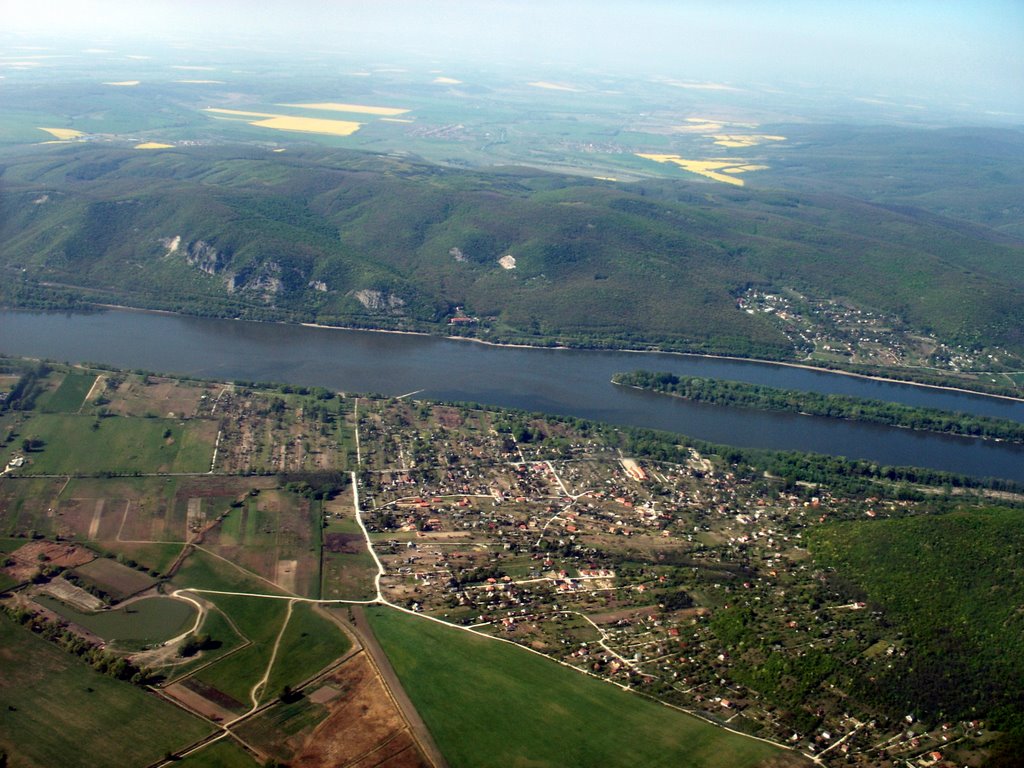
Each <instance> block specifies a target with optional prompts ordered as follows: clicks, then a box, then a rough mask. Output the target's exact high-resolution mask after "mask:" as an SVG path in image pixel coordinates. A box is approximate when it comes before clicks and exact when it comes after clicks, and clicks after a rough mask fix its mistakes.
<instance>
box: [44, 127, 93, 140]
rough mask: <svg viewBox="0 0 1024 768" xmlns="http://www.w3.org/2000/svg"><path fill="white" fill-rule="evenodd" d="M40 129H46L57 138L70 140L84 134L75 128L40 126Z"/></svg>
mask: <svg viewBox="0 0 1024 768" xmlns="http://www.w3.org/2000/svg"><path fill="white" fill-rule="evenodd" d="M39 130H40V131H46V132H47V133H48V134H50V135H51V136H53V137H54V138H55V139H60V140H61V141H70V140H71V139H77V138H78V137H79V136H83V135H84V134H83V133H82V132H81V131H76V130H75V129H74V128H40V129H39Z"/></svg>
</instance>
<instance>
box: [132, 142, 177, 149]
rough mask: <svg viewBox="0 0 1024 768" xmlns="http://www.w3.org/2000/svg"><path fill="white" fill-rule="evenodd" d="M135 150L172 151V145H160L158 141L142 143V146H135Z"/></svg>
mask: <svg viewBox="0 0 1024 768" xmlns="http://www.w3.org/2000/svg"><path fill="white" fill-rule="evenodd" d="M135 148H136V149H173V148H174V145H173V144H161V143H160V142H159V141H144V142H143V143H142V144H136V145H135Z"/></svg>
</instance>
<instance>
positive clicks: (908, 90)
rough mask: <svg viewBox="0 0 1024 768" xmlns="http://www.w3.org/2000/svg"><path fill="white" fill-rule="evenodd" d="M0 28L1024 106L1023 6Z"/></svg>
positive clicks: (81, 16) (154, 15)
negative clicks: (787, 85) (417, 57)
mask: <svg viewBox="0 0 1024 768" xmlns="http://www.w3.org/2000/svg"><path fill="white" fill-rule="evenodd" d="M0 29H2V30H5V32H6V34H8V35H9V34H19V35H21V34H38V33H46V34H49V35H56V36H64V37H71V36H74V37H77V38H79V39H83V40H89V41H92V42H102V41H124V40H128V41H133V42H135V43H137V44H139V45H142V44H144V43H146V42H149V41H153V42H157V41H160V40H166V39H172V40H189V41H193V42H196V43H198V44H202V45H210V44H213V42H214V41H219V42H223V43H225V44H237V43H238V42H242V43H243V44H245V45H254V44H258V45H266V46H267V47H268V48H269V49H273V50H294V51H296V52H302V51H309V50H313V49H321V50H325V51H326V50H333V51H339V52H351V53H355V54H360V55H370V56H377V57H380V58H381V59H385V58H387V57H389V56H393V55H397V54H403V55H407V54H416V55H422V56H424V57H427V58H433V59H437V60H442V61H444V62H446V63H449V62H454V63H456V64H457V63H459V62H465V64H466V65H467V66H469V65H472V64H474V63H477V62H489V63H491V64H494V65H505V64H510V65H517V66H519V65H522V66H535V67H536V68H537V69H538V70H544V69H550V70H556V69H558V68H568V67H575V68H581V69H588V70H608V71H611V72H623V73H629V74H649V75H652V76H664V77H673V78H682V79H688V80H698V81H715V82H727V83H732V84H737V85H744V84H749V83H778V84H783V83H790V84H801V85H807V86H812V87H837V88H843V89H851V88H852V89H856V90H859V91H861V92H863V93H865V94H892V95H900V96H909V97H914V96H920V97H921V98H935V97H948V98H951V99H960V98H964V97H972V98H976V99H977V98H982V99H985V100H986V101H987V102H988V103H989V105H990V106H992V105H998V104H999V102H1000V100H1005V101H1006V102H1007V105H1008V107H1009V108H1011V110H1012V111H1020V108H1021V104H1022V101H1024V0H969V1H968V0H957V1H956V2H951V1H948V0H902V1H901V0H886V1H885V2H879V1H877V0H814V1H813V2H811V1H810V0H716V1H715V2H710V1H709V0H692V1H688V0H674V1H671V2H670V1H668V0H630V1H629V2H622V1H620V0H615V1H613V0H491V1H488V0H472V1H470V0H420V1H413V0H359V1H358V2H354V1H352V0H334V1H333V2H330V1H328V0H287V2H282V1H280V0H173V1H171V0H132V1H131V2H127V1H126V0H76V1H75V2H70V1H69V0H47V2H46V3H31V2H25V0H0Z"/></svg>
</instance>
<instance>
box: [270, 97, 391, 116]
mask: <svg viewBox="0 0 1024 768" xmlns="http://www.w3.org/2000/svg"><path fill="white" fill-rule="evenodd" d="M277 106H279V107H295V108H297V109H319V110H323V111H326V112H359V113H360V114H364V115H386V116H388V117H394V116H395V115H404V114H405V113H406V112H408V111H409V110H408V109H400V108H398V107H369V106H366V105H364V104H338V103H336V102H333V101H325V102H320V103H317V104H278V105H277Z"/></svg>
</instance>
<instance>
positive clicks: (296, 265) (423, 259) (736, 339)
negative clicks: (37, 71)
mask: <svg viewBox="0 0 1024 768" xmlns="http://www.w3.org/2000/svg"><path fill="white" fill-rule="evenodd" d="M0 179H2V183H3V185H4V195H3V196H2V197H0V238H2V240H3V242H4V250H3V254H2V255H0V269H3V270H4V271H5V272H6V274H7V275H8V276H9V278H10V279H8V280H4V281H0V302H3V303H6V304H9V305H16V306H52V305H55V304H59V305H62V306H69V305H70V306H73V305H75V304H76V303H78V302H82V301H86V302H100V303H103V302H106V303H121V304H130V305H133V306H142V307H150V308H161V309H170V310H176V311H182V312H186V313H190V314H201V315H212V316H226V317H246V318H250V319H255V320H284V321H316V322H320V323H327V324H335V325H346V326H353V327H376V328H401V329H408V330H421V331H438V330H444V331H446V332H450V331H454V332H458V333H468V334H474V335H477V336H480V337H481V338H486V339H489V340H494V341H517V342H529V343H532V344H541V345H543V344H554V343H563V344H573V345H582V346H595V347H601V346H613V347H633V348H641V347H651V346H660V347H663V348H667V349H668V348H670V349H677V350H687V351H703V352H718V353H728V354H736V355H744V356H758V357H766V358H772V359H787V358H790V359H791V358H792V357H793V355H794V350H793V347H792V344H791V342H790V341H789V340H788V339H787V338H786V337H785V336H784V335H783V334H782V333H781V332H780V331H779V329H777V328H776V327H774V325H773V324H772V323H771V322H769V321H768V320H767V319H766V318H764V317H762V316H759V315H752V314H748V313H746V312H744V311H741V310H740V309H739V308H738V307H737V301H736V297H737V296H738V295H740V294H741V293H742V292H743V291H744V290H747V289H749V288H750V287H751V286H761V287H764V288H780V289H781V288H783V287H787V286H788V287H790V288H792V289H793V290H796V291H799V292H801V293H803V294H806V295H815V296H823V297H828V296H840V295H841V296H844V297H848V299H849V300H850V301H852V302H854V303H856V304H857V305H858V306H862V307H865V308H871V309H875V310H878V311H880V312H885V313H888V314H892V315H894V316H898V317H900V318H901V319H902V320H904V321H905V322H906V323H907V324H908V326H909V327H911V328H919V329H921V330H923V331H928V332H929V333H932V334H934V335H936V336H937V337H940V338H942V339H945V340H949V341H951V342H955V343H957V344H962V345H967V346H970V347H971V348H978V349H980V348H986V347H988V346H990V345H996V346H999V347H1001V348H1005V349H1007V350H1010V351H1011V352H1019V351H1021V350H1024V347H1022V346H1021V345H1022V343H1024V341H1022V338H1021V335H1020V324H1019V323H1018V322H1016V318H1019V317H1021V316H1024V298H1022V297H1024V282H1022V278H1021V276H1020V272H1019V270H1018V269H1017V268H1016V267H1017V265H1019V263H1020V258H1021V254H1022V249H1021V246H1020V245H1019V244H1018V243H1016V242H1014V241H1010V240H1008V239H1007V238H1006V237H1001V236H1000V237H997V236H996V234H995V233H992V232H987V231H986V230H984V229H983V228H979V227H975V228H965V227H964V226H963V225H962V224H960V223H958V222H955V221H952V220H943V219H939V218H937V217H935V216H927V217H925V216H923V215H920V214H919V213H918V212H915V211H912V210H900V211H890V210H886V209H883V208H879V207H877V206H874V205H870V204H866V203H860V202H857V201H855V200H851V199H849V198H840V197H835V196H830V195H826V194H823V193H807V194H801V195H793V194H789V193H782V192H776V191H754V190H747V189H719V188H717V187H716V188H715V190H714V194H707V188H706V186H705V185H699V184H688V183H684V182H670V181H663V180H647V181H640V182H636V183H631V184H614V183H609V182H604V181H598V180H593V179H586V178H581V177H578V176H564V175H557V174H551V173H544V172H540V171H536V170H531V169H514V168H502V169H494V170H490V171H488V172H486V173H484V172H475V171H466V170H455V169H451V168H443V167H439V166H435V165H430V164H428V163H425V162H423V161H418V160H413V159H409V158H394V157H384V156H375V155H369V154H363V153H355V152H343V151H328V150H314V149H303V150H296V151H294V152H292V151H289V152H288V153H286V154H282V155H275V154H273V153H270V152H269V151H264V150H260V149H257V148H252V147H190V148H178V149H175V150H168V151H166V152H162V153H160V154H159V155H146V154H143V153H138V152H133V150H122V149H114V148H110V147H105V146H87V145H75V146H60V147H42V148H39V147H36V148H31V149H19V150H13V149H11V150H5V151H4V152H3V153H2V154H0ZM505 256H511V257H513V258H514V267H509V266H505V267H503V266H502V265H501V264H500V263H499V262H500V260H501V259H503V258H504V257H505ZM511 263H512V262H507V261H506V264H511ZM865 274H870V275H884V276H885V279H871V280H865V279H864V275H865ZM460 307H461V308H462V312H463V313H464V314H463V315H459V314H458V310H457V308H460ZM951 308H955V311H951ZM457 316H461V317H465V318H466V319H467V321H468V322H466V323H464V324H454V325H453V324H451V323H450V321H451V319H452V318H453V317H457ZM474 319H475V320H476V324H473V320H474Z"/></svg>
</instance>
